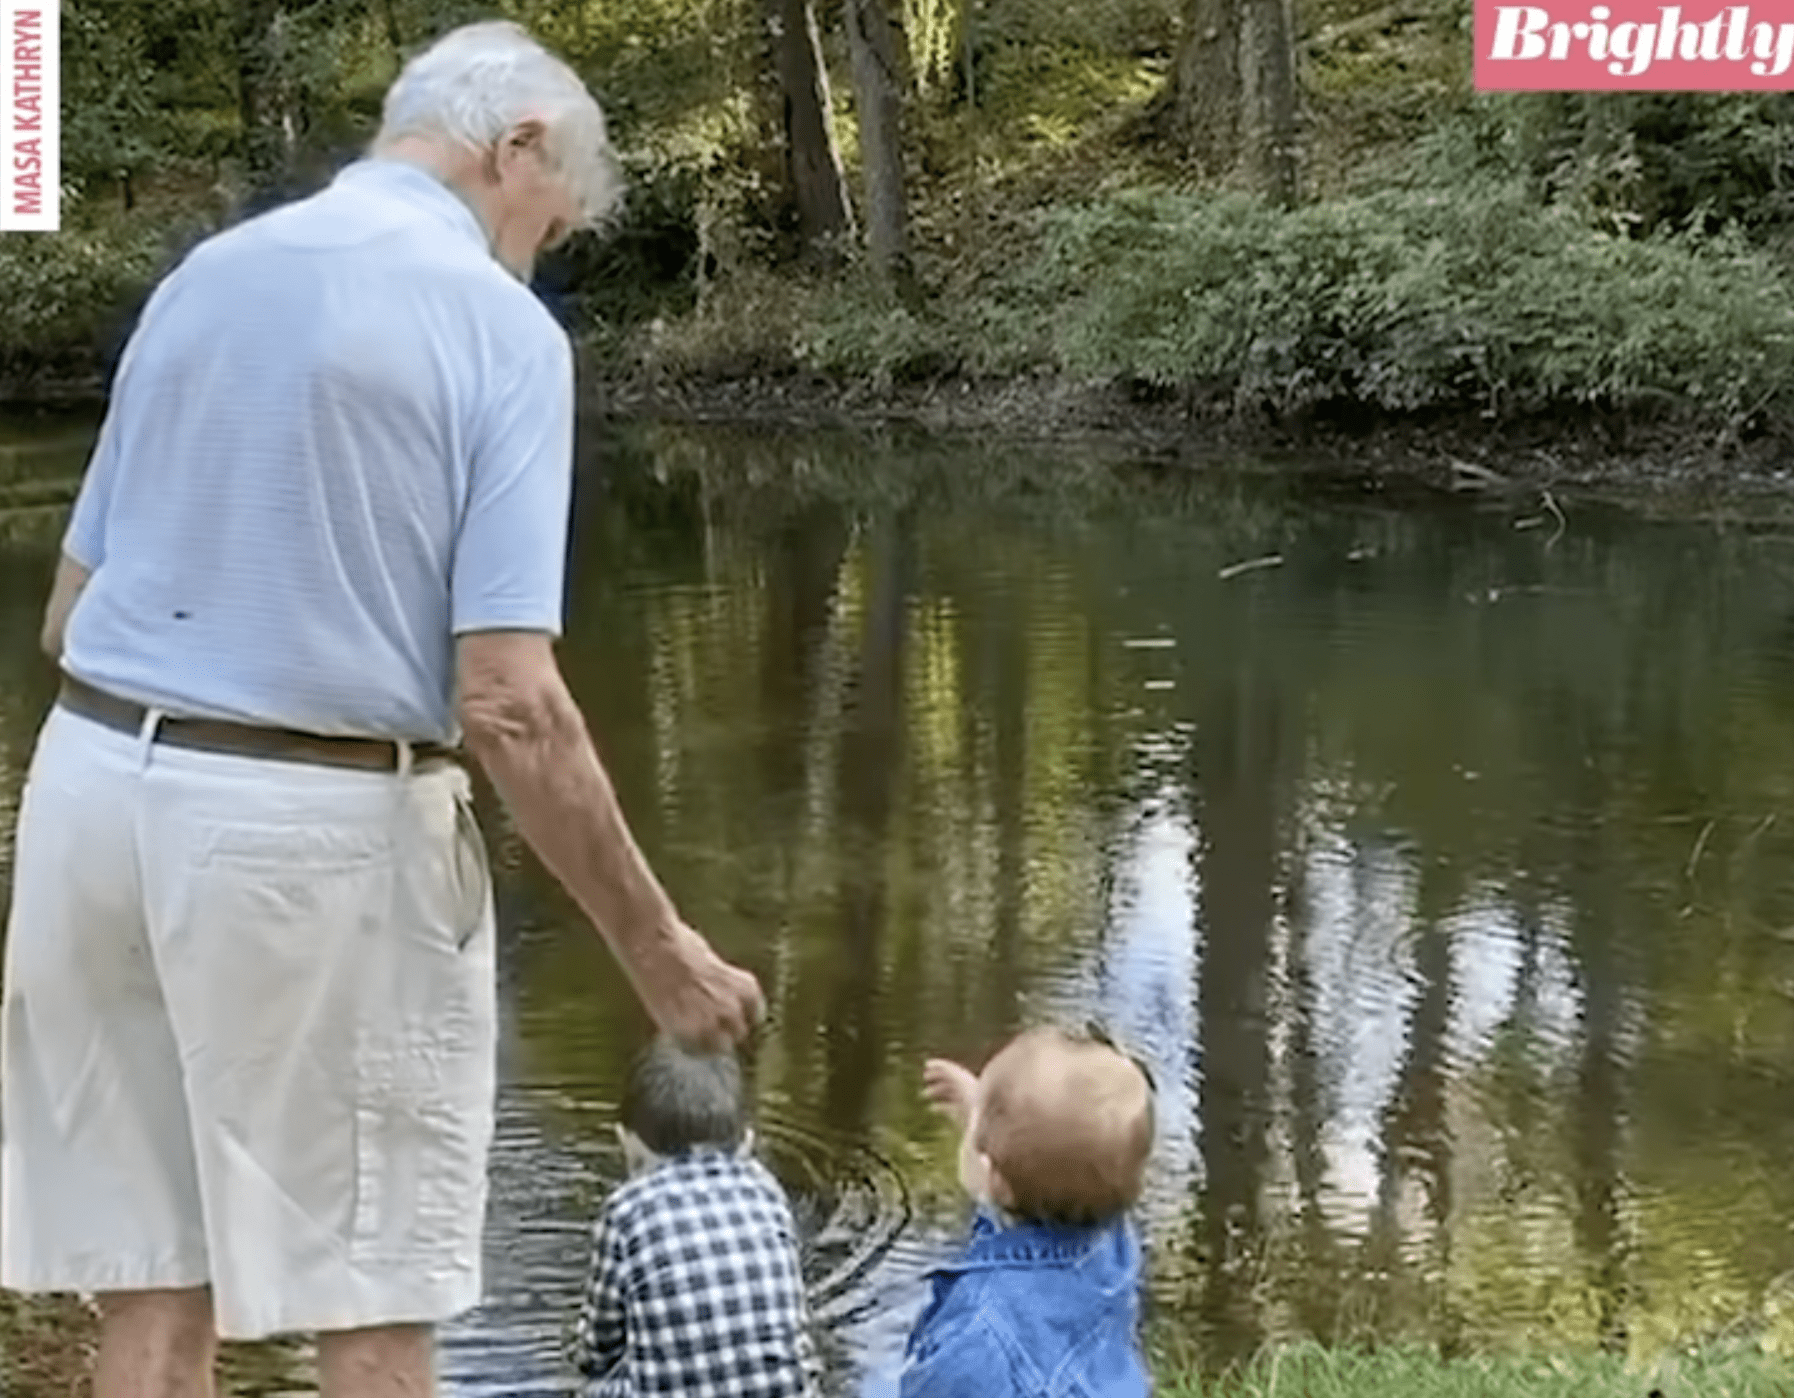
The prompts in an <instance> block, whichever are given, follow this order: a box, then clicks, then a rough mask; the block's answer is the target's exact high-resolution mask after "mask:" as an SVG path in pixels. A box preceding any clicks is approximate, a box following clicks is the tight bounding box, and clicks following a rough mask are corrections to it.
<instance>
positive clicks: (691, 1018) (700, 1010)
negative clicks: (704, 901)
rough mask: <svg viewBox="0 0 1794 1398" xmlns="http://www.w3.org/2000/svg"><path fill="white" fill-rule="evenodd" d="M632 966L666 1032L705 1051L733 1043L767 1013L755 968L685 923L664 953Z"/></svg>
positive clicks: (649, 1006) (648, 1006) (640, 990)
mask: <svg viewBox="0 0 1794 1398" xmlns="http://www.w3.org/2000/svg"><path fill="white" fill-rule="evenodd" d="M643 961H644V963H645V964H642V965H640V966H639V967H636V968H632V977H633V979H634V980H635V986H636V993H637V994H639V995H640V996H641V1000H642V1005H643V1006H644V1007H645V1008H646V1009H647V1011H648V1014H649V1016H650V1017H651V1018H652V1019H653V1020H654V1023H655V1024H657V1025H658V1026H659V1027H660V1029H661V1030H662V1032H664V1033H665V1034H666V1035H667V1036H668V1037H670V1038H671V1039H672V1040H673V1041H674V1042H676V1043H678V1044H679V1045H681V1046H682V1047H685V1048H689V1049H695V1050H698V1051H701V1052H716V1051H719V1050H722V1049H727V1048H731V1047H733V1046H734V1045H736V1044H739V1043H740V1042H741V1041H742V1040H744V1039H746V1038H747V1037H748V1035H750V1034H752V1033H753V1032H754V1030H755V1029H756V1028H757V1027H758V1026H759V1024H760V1021H761V1020H762V1019H763V1018H764V1017H765V1014H766V998H765V996H763V995H762V994H761V993H760V982H759V981H757V980H756V979H755V978H754V975H753V973H752V972H750V971H744V970H743V969H742V968H741V967H739V966H732V965H730V964H729V963H728V962H727V961H724V960H723V959H722V957H720V956H718V955H717V954H716V952H715V950H714V949H713V948H712V947H711V945H710V943H709V942H707V941H705V940H704V938H703V937H701V936H699V935H698V933H697V932H695V931H693V930H692V929H691V928H690V927H687V926H686V925H685V924H684V923H682V922H681V923H678V924H676V925H675V926H674V928H673V931H672V933H671V935H670V936H669V937H668V938H667V940H666V949H665V953H664V955H651V956H648V957H644V958H643Z"/></svg>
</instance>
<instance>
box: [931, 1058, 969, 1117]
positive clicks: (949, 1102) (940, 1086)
mask: <svg viewBox="0 0 1794 1398" xmlns="http://www.w3.org/2000/svg"><path fill="white" fill-rule="evenodd" d="M922 1093H923V1095H924V1096H926V1097H927V1098H928V1100H929V1102H930V1103H931V1104H932V1105H933V1106H934V1108H935V1110H936V1111H939V1112H943V1113H945V1114H946V1116H947V1118H948V1119H949V1120H950V1121H952V1123H953V1124H954V1125H955V1126H957V1127H958V1128H959V1129H960V1130H961V1131H963V1130H965V1127H966V1123H967V1122H968V1121H970V1120H971V1118H972V1104H973V1103H974V1102H976V1101H977V1100H978V1079H977V1078H976V1077H974V1076H973V1075H972V1072H971V1070H970V1069H969V1068H966V1067H964V1066H963V1065H961V1064H958V1063H955V1062H954V1061H953V1060H952V1059H950V1058H931V1059H929V1060H928V1061H927V1062H926V1063H924V1064H923V1065H922Z"/></svg>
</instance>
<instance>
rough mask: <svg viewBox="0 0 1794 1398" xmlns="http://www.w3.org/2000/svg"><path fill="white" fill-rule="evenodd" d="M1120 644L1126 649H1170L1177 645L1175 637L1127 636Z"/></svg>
mask: <svg viewBox="0 0 1794 1398" xmlns="http://www.w3.org/2000/svg"><path fill="white" fill-rule="evenodd" d="M1121 644H1122V645H1123V646H1124V647H1125V648H1126V649H1128V650H1170V649H1172V648H1173V647H1174V646H1176V645H1177V637H1175V636H1129V637H1127V638H1126V639H1125V640H1123V641H1122V643H1121Z"/></svg>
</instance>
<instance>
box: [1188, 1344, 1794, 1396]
mask: <svg viewBox="0 0 1794 1398" xmlns="http://www.w3.org/2000/svg"><path fill="white" fill-rule="evenodd" d="M1790 1385H1794V1367H1790V1366H1789V1365H1788V1363H1787V1362H1786V1361H1785V1360H1782V1359H1777V1358H1773V1357H1770V1356H1766V1355H1765V1354H1763V1353H1762V1352H1761V1351H1760V1350H1759V1349H1758V1348H1757V1347H1756V1346H1754V1345H1751V1346H1744V1345H1729V1346H1716V1347H1714V1348H1712V1349H1711V1350H1707V1351H1699V1352H1695V1353H1690V1354H1673V1353H1672V1354H1666V1355H1663V1356H1661V1357H1660V1358H1658V1359H1656V1360H1655V1361H1653V1362H1650V1363H1648V1364H1635V1363H1630V1362H1628V1361H1627V1360H1626V1359H1625V1358H1624V1357H1623V1356H1618V1355H1606V1354H1591V1355H1574V1354H1554V1355H1511V1356H1510V1355H1492V1356H1481V1357H1476V1358H1463V1359H1450V1360H1447V1359H1441V1358H1440V1357H1439V1356H1438V1355H1436V1354H1433V1353H1431V1352H1429V1351H1425V1350H1418V1349H1392V1350H1381V1351H1360V1350H1351V1349H1328V1348H1324V1347H1322V1346H1320V1345H1314V1344H1298V1345H1291V1346H1289V1347H1288V1348H1284V1349H1277V1350H1272V1351H1270V1352H1268V1353H1266V1354H1264V1355H1262V1356H1261V1357H1259V1358H1258V1359H1256V1360H1254V1361H1253V1363H1252V1364H1251V1365H1249V1366H1248V1367H1247V1368H1246V1369H1245V1370H1243V1371H1241V1372H1238V1373H1235V1374H1231V1375H1229V1376H1227V1377H1226V1378H1223V1379H1220V1380H1216V1381H1211V1382H1204V1381H1203V1380H1202V1379H1201V1378H1199V1377H1196V1376H1195V1375H1186V1376H1184V1377H1181V1378H1169V1379H1168V1381H1167V1382H1166V1383H1165V1385H1164V1389H1165V1393H1166V1395H1167V1398H1280V1396H1283V1398H1295V1396H1296V1395H1300V1398H1640V1395H1643V1394H1647V1393H1655V1394H1659V1395H1661V1398H1780V1395H1783V1394H1786V1393H1788V1392H1789V1391H1790Z"/></svg>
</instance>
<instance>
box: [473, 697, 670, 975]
mask: <svg viewBox="0 0 1794 1398" xmlns="http://www.w3.org/2000/svg"><path fill="white" fill-rule="evenodd" d="M470 736H471V735H470ZM475 754H476V756H478V758H479V760H480V764H481V766H483V767H484V768H485V769H486V774H487V775H488V776H489V777H490V778H491V779H492V784H493V785H494V786H495V787H497V788H498V793H499V795H500V796H502V797H503V798H504V799H505V802H506V804H507V805H509V806H510V808H511V813H512V816H513V818H514V819H515V821H516V823H517V828H518V830H519V831H520V832H521V833H522V835H523V838H524V839H525V840H527V841H528V842H529V845H530V848H532V849H533V850H535V852H536V855H537V857H539V858H540V859H541V861H542V863H543V864H544V865H546V866H547V868H548V871H549V872H550V873H552V874H553V875H554V876H555V877H556V878H557V879H559V880H560V881H561V883H562V884H563V885H564V886H565V887H566V889H567V891H568V892H569V893H570V894H572V895H573V898H574V900H575V901H576V902H577V903H578V904H579V905H580V907H581V909H583V910H584V912H585V914H586V916H587V917H589V918H591V920H592V922H593V923H594V924H595V925H596V926H597V928H598V930H599V931H600V932H601V933H603V935H604V938H605V940H606V941H608V942H609V943H610V944H611V947H612V949H613V950H614V951H615V952H616V953H617V955H618V956H619V957H620V958H621V959H622V961H623V962H624V964H625V966H626V967H628V968H629V969H630V970H631V972H632V973H633V972H634V971H635V970H636V969H637V963H638V961H639V960H640V959H641V958H643V957H650V958H651V957H652V956H653V955H654V954H655V953H656V952H657V951H660V950H663V949H665V948H664V945H663V944H664V943H665V941H666V940H667V939H668V938H669V934H670V933H671V932H672V929H674V928H675V927H676V926H677V925H678V921H679V919H678V912H677V910H676V909H675V908H674V906H673V902H672V900H671V899H670V898H669V897H668V896H667V893H666V890H665V889H663V888H662V887H661V885H660V881H659V880H658V879H657V878H656V877H655V876H654V871H653V870H652V869H651V868H650V867H649V865H648V861H647V859H646V857H645V856H644V855H643V854H642V852H641V848H640V846H638V845H637V844H636V842H635V837H634V835H633V834H631V832H630V829H629V824H628V822H627V820H626V819H625V818H624V815H623V810H622V807H621V805H620V804H619V803H618V801H617V794H616V788H615V787H614V786H613V785H612V783H611V780H610V776H609V774H608V773H607V772H606V771H605V770H604V764H603V763H602V762H601V761H600V760H599V757H598V752H597V749H596V748H595V747H594V746H593V744H592V740H591V736H590V735H589V734H588V733H587V731H586V727H585V722H584V720H583V719H582V718H581V717H580V714H579V711H578V709H577V708H576V707H574V705H573V703H572V701H571V699H568V700H567V701H566V703H565V704H564V705H563V704H554V705H551V706H547V707H546V712H544V713H543V714H541V715H539V716H536V721H534V722H525V723H519V724H515V725H505V726H503V727H501V728H498V729H497V730H496V731H489V732H486V733H484V734H483V735H482V736H481V738H480V740H479V741H478V742H477V743H476V744H475Z"/></svg>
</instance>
